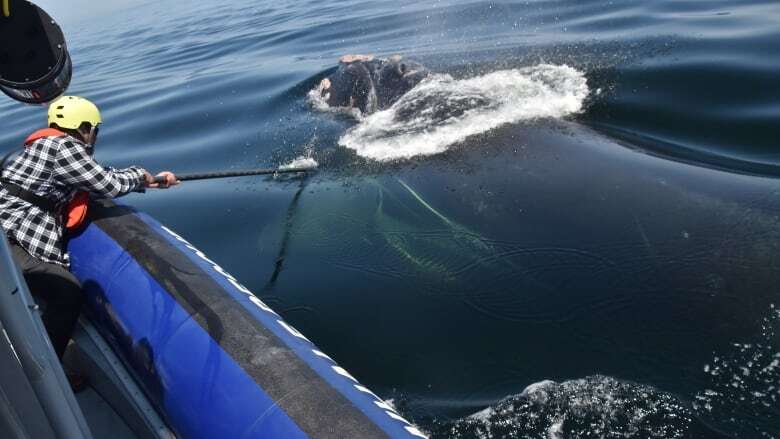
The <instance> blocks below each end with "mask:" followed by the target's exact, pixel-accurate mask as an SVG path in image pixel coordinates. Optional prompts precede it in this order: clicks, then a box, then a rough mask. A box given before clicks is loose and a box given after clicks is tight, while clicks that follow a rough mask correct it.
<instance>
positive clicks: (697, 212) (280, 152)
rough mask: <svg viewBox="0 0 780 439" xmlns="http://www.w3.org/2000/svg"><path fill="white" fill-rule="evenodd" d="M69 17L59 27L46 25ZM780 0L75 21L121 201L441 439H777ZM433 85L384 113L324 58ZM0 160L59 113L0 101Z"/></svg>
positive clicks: (377, 6)
mask: <svg viewBox="0 0 780 439" xmlns="http://www.w3.org/2000/svg"><path fill="white" fill-rule="evenodd" d="M55 18H56V17H55ZM778 22H780V4H778V3H777V2H773V1H735V0H730V1H709V2H694V1H652V2H648V1H620V2H617V1H603V0H598V1H595V0H594V1H572V0H552V1H525V2H484V1H436V2H409V1H401V2H366V1H353V0H347V1H339V2H328V1H319V2H314V1H301V2H287V3H285V2H268V1H262V0H256V1H249V0H228V1H225V2H221V3H219V4H214V3H209V2H197V1H192V0H170V1H166V2H143V1H139V2H136V3H133V2H122V3H121V6H117V7H115V8H113V9H111V8H101V10H100V11H99V13H98V12H95V13H94V14H84V16H83V17H82V18H68V19H67V20H64V21H62V23H61V24H62V26H63V28H64V30H65V32H66V36H67V38H68V44H69V47H70V50H71V54H72V56H73V61H74V69H75V72H74V80H73V84H72V86H71V89H70V90H69V92H71V93H73V94H80V95H83V96H85V97H88V98H90V99H92V100H94V101H95V102H96V103H98V104H99V105H100V107H101V108H102V109H103V115H104V126H103V127H102V129H101V138H100V140H99V143H98V145H97V148H96V154H97V156H98V158H99V159H100V160H101V161H103V162H105V163H107V164H111V165H113V166H124V165H130V164H138V165H141V166H144V167H146V168H148V169H150V170H152V171H159V170H166V169H170V170H173V171H175V172H179V173H187V172H206V171H212V170H214V171H216V170H226V169H239V168H248V167H255V166H257V167H268V166H285V165H299V164H303V165H311V164H314V163H316V164H318V171H317V172H316V173H312V174H311V175H310V176H308V177H306V178H298V177H284V178H276V179H274V178H265V177H248V178H231V179H223V180H210V181H201V182H188V183H186V184H182V185H181V186H179V187H177V188H175V189H172V190H169V191H149V192H148V193H147V194H143V195H136V194H134V195H131V196H128V197H126V198H125V202H126V203H129V204H132V205H134V206H136V207H138V208H139V209H142V210H144V211H146V212H148V213H150V214H151V215H153V216H154V217H156V218H157V219H159V220H160V221H161V222H163V223H164V224H166V225H167V226H169V227H171V228H172V229H174V230H176V231H177V232H178V233H179V234H181V235H182V236H184V237H186V238H187V239H188V240H189V241H191V242H192V243H194V244H195V245H196V246H198V247H199V248H200V249H202V250H203V251H205V252H206V254H208V255H209V257H210V258H212V259H213V260H214V261H216V262H217V263H219V264H220V265H221V266H223V267H225V268H226V269H227V270H228V271H229V272H231V274H233V275H234V276H236V277H237V278H238V279H240V280H241V282H242V283H244V284H245V285H247V286H248V287H249V288H250V289H251V290H252V291H254V292H255V294H257V295H258V296H261V297H262V298H263V300H264V301H266V302H267V303H268V304H269V305H271V306H273V307H274V308H275V309H276V310H277V311H278V312H280V313H281V314H283V315H284V317H285V318H286V319H287V320H288V321H289V322H290V323H292V324H293V325H294V326H295V327H297V328H298V329H299V330H301V331H302V332H303V333H305V334H306V335H307V337H309V338H310V339H312V340H313V341H314V342H315V343H316V344H317V345H318V346H319V347H320V348H322V349H323V350H324V351H325V352H327V353H328V354H329V355H331V356H332V357H333V358H334V359H336V360H337V361H338V362H339V363H340V364H341V365H342V366H344V367H345V368H346V369H347V370H349V371H350V372H351V373H352V374H353V375H355V376H356V377H357V378H358V379H360V380H361V381H362V382H364V383H365V384H366V385H368V386H369V387H370V388H372V389H373V390H375V391H376V392H377V393H378V394H379V395H381V396H382V397H384V398H387V399H388V400H392V402H393V404H394V405H395V406H396V407H398V409H399V410H400V411H401V412H402V413H403V414H404V415H405V416H407V417H408V418H410V419H412V420H414V421H415V422H416V423H417V424H419V425H420V427H421V428H422V429H424V430H425V431H427V432H429V433H430V434H431V436H432V437H436V438H445V437H457V438H471V437H478V438H524V437H534V438H536V437H538V438H585V437H609V438H626V437H636V438H648V437H650V438H667V437H675V438H699V437H701V438H709V437H735V438H736V437H740V438H743V437H744V438H768V437H780V408H779V407H780V404H779V403H780V401H779V400H780V338H779V337H780V335H778V334H779V332H778V331H780V290H778V283H779V282H778V281H779V280H780V253H778V250H780V248H779V247H780V184H778V180H777V176H778V174H780V172H778V170H780V167H779V165H780V143H779V140H778V139H780V123H779V122H780V86H779V85H778V75H777V72H778V71H780V44H778V41H780V27H778V26H777V23H778ZM349 53H372V54H375V55H377V56H389V55H392V54H396V53H397V54H402V55H404V56H406V57H408V58H410V59H414V60H416V61H418V62H421V63H422V64H424V65H426V66H427V67H428V68H430V69H431V71H433V72H434V74H433V75H432V76H431V77H430V78H428V79H427V80H426V81H425V82H423V83H421V84H420V85H419V86H418V87H416V88H415V89H414V90H412V91H411V92H410V93H409V94H407V95H406V96H405V97H404V98H402V99H401V100H400V101H399V102H398V103H397V104H396V105H394V106H393V107H391V108H389V109H388V110H386V111H382V112H379V113H376V114H373V115H370V116H364V115H360V114H355V113H354V112H344V111H333V109H328V108H325V107H324V106H323V104H322V102H320V101H318V99H316V97H313V94H312V93H311V91H312V90H313V89H314V88H315V87H316V85H317V84H318V82H319V80H320V79H322V78H324V77H325V76H327V75H328V74H330V73H331V72H332V71H333V70H334V69H335V67H336V64H337V59H338V57H339V56H341V55H344V54H349ZM0 111H1V112H2V115H3V118H2V119H1V120H0V127H1V128H2V130H0V133H1V134H0V145H2V150H3V151H8V150H10V149H11V148H14V147H16V145H19V144H20V143H21V140H22V139H23V138H24V137H25V136H26V135H27V134H28V133H29V132H31V131H32V130H34V129H36V128H38V127H40V126H42V124H43V123H44V122H45V108H42V107H30V106H23V105H21V104H17V103H13V102H11V101H9V100H7V99H5V100H3V101H2V102H0Z"/></svg>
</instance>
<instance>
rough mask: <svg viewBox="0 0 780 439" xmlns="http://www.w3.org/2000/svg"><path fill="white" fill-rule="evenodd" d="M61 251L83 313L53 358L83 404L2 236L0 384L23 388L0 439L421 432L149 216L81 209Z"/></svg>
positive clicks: (0, 412)
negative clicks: (76, 379) (82, 216)
mask: <svg viewBox="0 0 780 439" xmlns="http://www.w3.org/2000/svg"><path fill="white" fill-rule="evenodd" d="M68 248H69V252H70V255H71V264H72V266H71V270H72V272H73V273H74V274H75V275H76V276H77V277H78V278H79V279H80V281H81V282H82V285H83V289H84V291H85V293H86V295H87V305H86V307H85V311H84V317H83V318H82V319H81V321H80V323H79V328H78V330H77V333H76V335H75V336H74V344H72V345H71V346H70V347H69V352H68V354H67V355H66V359H65V364H66V367H68V368H71V369H74V370H77V371H78V372H80V373H83V374H85V375H87V376H88V377H89V383H90V390H89V392H88V393H87V395H92V396H91V397H82V396H81V394H79V395H78V396H77V397H76V398H74V396H73V394H72V393H71V392H70V389H69V387H68V385H67V383H66V381H65V380H64V377H63V374H62V371H61V370H60V369H59V364H58V362H57V360H56V357H55V358H53V359H52V356H53V352H52V351H51V347H50V346H49V345H48V342H47V340H46V339H45V337H44V336H43V334H45V333H43V327H42V324H41V323H40V318H39V317H38V316H37V315H36V314H37V310H36V306H35V305H34V304H33V303H32V300H31V299H30V297H29V293H28V292H27V290H26V286H24V282H23V280H22V277H21V275H20V273H19V271H18V268H16V267H15V266H13V261H12V259H11V258H10V256H9V255H8V251H7V243H6V242H3V249H2V250H3V251H2V254H3V258H2V263H3V267H4V268H3V270H4V271H3V272H2V273H0V277H2V282H3V287H4V288H3V291H2V293H3V298H2V301H0V322H2V327H3V333H4V334H8V335H7V336H6V337H5V340H3V343H2V345H1V346H0V363H2V364H0V367H2V368H3V369H4V371H3V376H2V377H0V385H2V386H3V393H4V394H5V395H8V394H9V390H11V389H10V387H12V386H14V385H22V388H20V389H19V392H23V393H18V394H19V395H22V396H19V400H18V401H17V400H14V399H13V398H12V399H8V398H6V401H5V402H1V401H0V422H3V423H2V424H0V433H8V432H10V434H2V437H42V436H40V434H44V436H45V435H47V434H48V433H53V435H54V437H90V435H91V436H94V437H103V435H104V434H106V431H100V430H101V429H104V430H105V429H107V430H108V431H109V433H110V434H111V436H112V437H166V438H170V437H181V438H307V437H311V438H380V437H381V438H385V437H390V438H413V437H425V435H424V434H423V433H421V432H420V431H419V430H418V429H417V428H416V427H414V426H413V425H412V424H410V423H409V422H408V421H406V420H405V419H404V418H403V417H402V416H400V415H399V414H398V413H397V412H396V410H395V409H394V408H393V407H392V406H390V405H389V404H387V403H386V402H385V401H383V400H382V399H381V398H379V397H378V396H376V395H375V394H374V393H373V392H372V391H371V390H369V389H368V388H366V387H365V386H363V385H361V384H360V383H359V382H358V381H357V380H356V379H355V378H354V377H353V376H352V375H350V374H349V373H348V372H347V371H346V370H345V369H343V368H342V367H340V366H339V365H338V364H336V362H335V361H333V360H332V359H331V358H330V357H329V356H328V355H327V354H325V353H324V352H322V351H320V350H319V349H317V348H316V347H315V346H314V345H313V344H312V343H311V342H310V341H309V340H308V339H307V338H306V336H305V335H304V334H301V333H300V332H299V331H297V330H296V329H295V328H293V327H292V326H291V325H289V324H288V323H286V322H285V321H284V319H283V318H282V317H280V316H279V314H277V313H276V312H275V311H274V310H273V309H271V308H270V307H269V306H267V305H266V304H265V303H263V302H262V301H261V300H260V299H259V298H258V297H256V296H255V295H253V294H252V292H251V291H249V290H248V289H247V288H246V287H244V286H243V285H242V284H241V283H240V282H239V281H238V280H237V279H235V278H234V277H233V276H231V275H230V274H228V273H227V272H226V271H225V270H224V269H223V268H221V267H220V266H219V265H217V264H216V263H214V262H213V261H212V260H210V259H209V258H208V257H207V256H206V255H205V254H204V253H203V252H201V251H199V250H198V249H196V248H195V247H194V246H193V245H192V244H190V243H189V242H187V240H186V239H185V238H183V237H181V236H179V235H178V234H176V233H175V232H174V231H173V230H171V229H169V228H167V227H165V226H163V225H161V224H159V223H158V222H157V221H155V220H154V219H153V218H151V217H150V216H148V215H146V214H143V213H140V212H138V211H136V210H135V209H133V208H131V207H128V206H125V205H118V204H114V202H111V201H100V202H93V203H92V205H91V206H90V210H89V221H88V222H87V225H86V226H85V227H84V228H83V229H82V230H80V231H79V232H78V233H76V234H75V235H74V236H73V237H72V238H71V239H70V240H69V244H68ZM13 291H15V292H13ZM20 292H21V293H22V294H19V293H20ZM14 296H15V297H14ZM19 309H25V310H32V312H28V313H27V314H28V317H29V318H28V319H22V318H21V317H20V313H19ZM28 320H29V321H28ZM41 340H43V341H41ZM20 352H21V353H20ZM25 391H26V392H27V393H24V392H25ZM0 400H2V398H0ZM30 407H32V408H30ZM101 410H102V411H107V412H110V413H109V416H108V417H106V415H104V414H102V415H101V414H100V413H97V412H100V411H101ZM6 412H7V413H6ZM35 419H38V421H37V422H34V420H35ZM6 424H7V425H6ZM119 424H121V425H119ZM41 428H43V429H44V430H45V431H43V432H42V433H41V432H40V431H39V430H40V429H41ZM36 429H38V430H36Z"/></svg>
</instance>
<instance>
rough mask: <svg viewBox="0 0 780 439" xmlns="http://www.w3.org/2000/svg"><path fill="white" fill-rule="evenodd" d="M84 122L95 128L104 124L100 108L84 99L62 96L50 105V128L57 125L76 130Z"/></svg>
mask: <svg viewBox="0 0 780 439" xmlns="http://www.w3.org/2000/svg"><path fill="white" fill-rule="evenodd" d="M84 122H88V123H90V124H91V125H92V126H93V127H94V126H97V124H99V123H101V122H102V119H100V110H98V107H97V106H95V104H93V103H92V102H90V101H88V100H86V99H84V98H81V97H78V96H62V97H60V98H58V99H57V100H55V101H54V102H52V103H51V105H49V126H51V124H53V123H56V124H57V126H59V127H60V128H66V129H71V130H76V129H78V128H79V127H80V126H81V124H82V123H84Z"/></svg>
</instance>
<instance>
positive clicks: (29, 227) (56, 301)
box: [0, 96, 178, 359]
mask: <svg viewBox="0 0 780 439" xmlns="http://www.w3.org/2000/svg"><path fill="white" fill-rule="evenodd" d="M48 120H49V128H47V129H43V130H39V131H36V132H35V133H33V134H32V135H30V137H28V138H27V140H26V141H25V148H24V152H23V153H21V154H20V155H19V156H17V157H16V158H15V159H14V160H12V161H11V162H10V163H9V164H8V165H7V166H5V167H4V168H3V169H2V174H1V175H0V224H2V226H3V229H4V230H5V233H6V235H7V236H8V240H9V242H10V244H11V250H12V252H13V256H14V259H15V260H16V262H17V264H19V267H20V269H21V270H22V272H23V274H24V278H25V281H26V282H27V285H28V287H29V289H30V292H31V293H32V294H33V296H34V297H35V298H36V301H40V300H43V301H44V302H45V310H44V311H43V315H42V319H43V323H44V325H45V326H46V331H47V333H48V334H49V338H50V339H51V343H52V345H53V347H54V351H55V352H56V353H57V356H58V357H59V358H60V359H62V356H63V354H64V353H65V348H66V346H67V344H68V341H69V340H70V337H71V335H72V333H73V329H74V327H75V324H76V320H77V319H78V315H79V312H80V310H81V305H82V303H83V302H84V295H83V293H82V291H81V285H80V284H79V281H78V280H77V279H76V277H75V276H74V275H73V274H71V273H70V271H69V270H68V268H69V265H70V264H69V260H68V253H67V250H66V247H65V242H64V236H65V226H66V224H65V218H64V216H63V213H64V211H65V210H66V208H65V207H64V206H66V205H68V203H69V202H71V200H72V199H73V198H74V197H76V196H77V194H78V193H81V194H84V195H80V196H79V197H83V198H86V193H89V196H92V197H103V198H115V197H119V196H122V195H125V194H127V193H129V192H133V191H143V189H144V188H158V187H159V188H165V187H168V186H173V185H176V184H178V181H177V180H176V176H175V175H174V174H173V173H171V172H161V173H160V174H157V176H158V177H164V179H165V183H164V184H162V185H161V184H158V183H155V178H154V177H153V176H152V175H150V174H149V173H148V172H146V171H145V170H144V169H142V168H140V167H137V166H131V167H129V168H126V169H113V168H110V167H103V166H102V165H100V164H99V163H97V162H96V161H95V159H94V158H93V148H94V145H95V142H96V140H97V135H98V129H99V127H100V123H101V121H102V120H101V117H100V111H99V110H98V108H97V107H96V106H95V104H93V103H92V102H90V101H88V100H86V99H84V98H81V97H77V96H63V97H61V98H59V99H57V100H55V101H54V102H53V103H52V104H51V105H50V106H49V114H48ZM84 201H86V200H84ZM82 208H84V209H85V208H86V207H84V206H82Z"/></svg>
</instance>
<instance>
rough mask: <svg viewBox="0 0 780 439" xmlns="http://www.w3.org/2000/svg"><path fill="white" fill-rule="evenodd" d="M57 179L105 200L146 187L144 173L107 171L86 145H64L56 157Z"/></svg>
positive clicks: (134, 168)
mask: <svg viewBox="0 0 780 439" xmlns="http://www.w3.org/2000/svg"><path fill="white" fill-rule="evenodd" d="M54 178H56V179H58V180H60V181H62V182H63V183H65V184H68V185H70V186H73V187H76V188H78V189H80V190H84V191H88V192H90V193H93V194H96V195H98V196H102V197H110V198H114V197H118V196H121V195H124V194H127V193H129V192H131V191H133V190H134V189H136V188H139V187H142V186H143V184H144V170H143V169H141V168H139V167H136V166H131V167H129V168H126V169H113V168H104V167H103V166H101V165H100V164H99V163H97V162H96V161H95V160H94V159H93V158H92V156H91V155H90V154H89V153H88V152H87V150H86V148H84V146H83V145H80V144H78V143H75V142H62V143H61V144H60V148H59V151H57V156H56V158H55V166H54Z"/></svg>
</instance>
